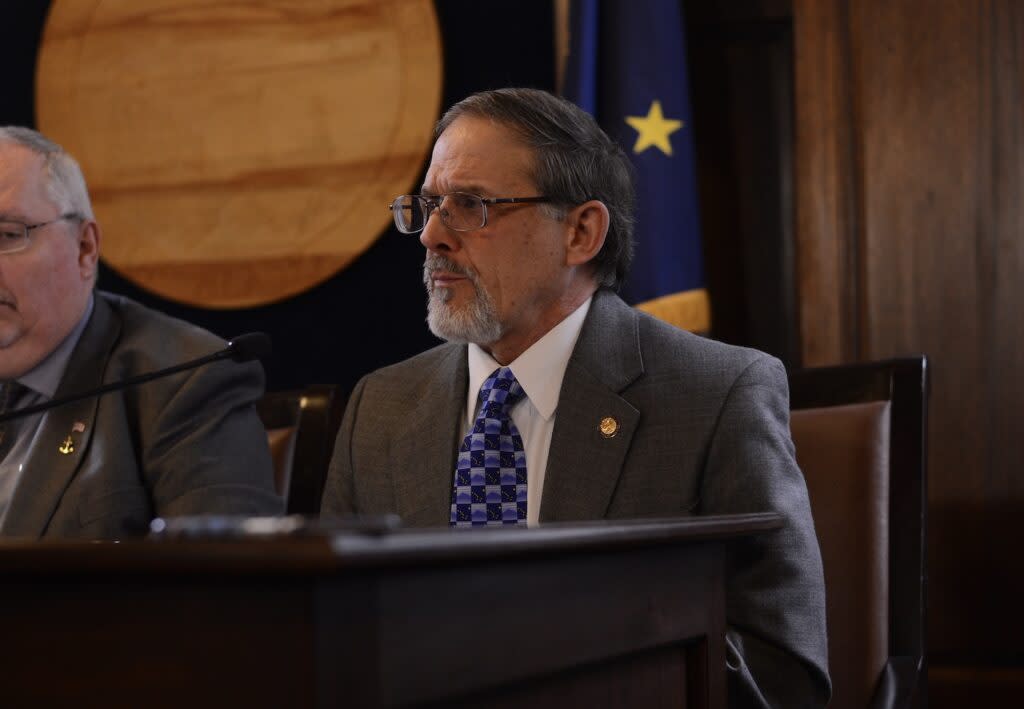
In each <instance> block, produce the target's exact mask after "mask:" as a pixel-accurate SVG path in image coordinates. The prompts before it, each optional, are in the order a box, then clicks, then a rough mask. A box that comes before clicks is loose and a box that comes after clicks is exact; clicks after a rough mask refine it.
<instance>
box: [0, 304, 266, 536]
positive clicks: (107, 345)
mask: <svg viewBox="0 0 1024 709" xmlns="http://www.w3.org/2000/svg"><path fill="white" fill-rule="evenodd" d="M224 344H225V343H224V341H223V340H221V339H220V338H217V337H215V336H214V335H212V334H210V333H209V332H206V331H205V330H201V329H200V328H198V327H195V326H192V325H189V324H187V323H185V322H182V321H181V320H175V319H174V318H170V317H168V316H166V315H163V314H161V313H158V312H156V311H154V310H149V309H148V308H144V307H143V306H141V305H139V304H138V303H135V302H133V301H131V300H128V299H127V298H121V297H118V296H114V295H111V294H108V293H103V292H100V291H97V292H96V297H95V306H94V308H93V313H92V316H91V318H90V320H89V323H88V324H87V325H86V328H85V330H83V332H82V336H81V338H80V339H79V341H78V345H77V346H76V347H75V350H74V352H73V353H72V355H71V359H70V360H69V361H68V365H67V369H66V370H65V373H64V377H63V378H62V379H61V382H60V385H59V387H58V389H57V392H56V394H55V397H62V396H66V395H69V394H74V393H77V392H82V391H87V390H89V389H92V388H94V387H97V386H100V385H102V384H105V383H108V382H115V381H119V380H121V379H125V378H127V377H131V376H134V375H137V374H144V373H147V372H151V371H154V370H157V369H161V368H164V367H169V366H172V365H175V364H179V363H181V362H185V361H187V360H189V359H193V358H196V357H200V356H202V355H204V354H209V353H211V352H215V351H217V350H219V349H221V348H223V347H224ZM262 392H263V369H262V367H260V365H259V364H257V363H248V364H245V365H240V364H237V363H234V362H228V361H221V362H218V363H216V364H213V365H206V366H204V367H201V368H199V369H194V370H192V371H186V372H182V373H179V374H175V375H172V376H170V377H166V378H164V379H158V380H156V381H153V382H149V383H147V384H142V385H140V386H137V387H134V388H131V389H128V390H125V391H123V392H119V393H112V394H107V395H105V396H103V397H100V398H99V399H97V398H91V399H85V400H83V401H79V402H75V403H71V404H68V405H65V406H62V407H58V408H56V409H53V410H51V411H49V412H48V413H47V414H45V415H44V418H43V420H42V421H41V423H40V427H39V431H38V434H37V436H36V439H35V444H34V445H33V447H32V450H31V451H30V452H29V455H28V459H27V460H26V461H25V463H24V468H23V469H22V473H21V477H20V479H19V481H18V484H17V487H16V488H15V490H14V494H13V496H12V498H11V502H10V506H9V508H8V510H7V516H6V517H5V518H4V523H3V528H2V529H0V534H2V535H3V536H17V537H28V538H39V537H62V538H79V539H112V538H118V537H125V536H134V535H137V534H138V533H140V532H144V531H145V530H147V529H148V527H149V522H150V520H151V519H152V518H153V517H155V516H163V517H170V516H178V515H192V514H205V513H210V514H279V513H280V512H281V510H282V503H281V499H280V498H279V497H278V496H277V494H276V493H275V492H274V486H273V472H272V467H271V461H270V453H269V450H268V448H267V437H266V433H265V430H264V428H263V426H262V425H261V424H260V421H259V419H258V417H257V416H256V412H255V410H254V408H253V402H254V401H255V400H256V399H257V398H258V397H259V396H260V395H261V394H262ZM69 436H70V437H71V439H72V447H73V449H74V450H73V452H70V453H61V452H60V450H59V448H61V446H62V443H63V442H64V441H65V440H66V439H67V438H68V437H69Z"/></svg>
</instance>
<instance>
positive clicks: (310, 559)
mask: <svg viewBox="0 0 1024 709" xmlns="http://www.w3.org/2000/svg"><path fill="white" fill-rule="evenodd" d="M780 524H781V521H780V518H779V517H778V516H776V515H742V516H735V517H706V518H688V519H682V520H674V521H635V522H626V523H592V524H584V525H549V526H545V527H542V528H539V529H530V530H501V529H498V530H478V531H464V530H438V531H397V532H389V533H384V534H366V533H360V532H338V533H334V534H328V535H322V536H305V537H276V538H270V539H266V538H263V539H241V540H230V541H208V540H188V541H184V540H165V541H136V542H126V543H121V544H70V543H59V544H49V543H31V544H30V543H23V544H22V543H16V544H6V545H3V546H0V576H2V579H0V627H2V628H3V636H4V642H3V643H2V644H0V667H2V668H3V675H4V689H3V696H4V698H5V702H10V705H11V706H30V705H34V706H50V707H52V706H75V707H80V706H82V705H86V706H92V705H101V706H107V707H137V706H147V707H164V706H166V707H171V706H174V707H179V706H190V707H206V706H210V707H224V706H244V707H283V706H288V707H401V706H446V707H450V706H455V707H459V706H465V707H470V706H479V705H484V704H486V705H487V706H489V707H505V706H508V707H512V706H530V707H566V706H583V705H586V706H604V707H634V706H644V707H661V706H664V707H669V706H671V707H687V706H689V707H724V706H725V654H724V653H725V650H724V633H725V611H724V585H723V584H724V581H723V551H724V548H725V545H726V544H727V543H728V539H730V538H733V537H736V536H737V535H741V534H750V533H757V532H760V531H767V530H770V529H774V528H777V527H778V526H779V525H780Z"/></svg>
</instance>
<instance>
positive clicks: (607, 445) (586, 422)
mask: <svg viewBox="0 0 1024 709" xmlns="http://www.w3.org/2000/svg"><path fill="white" fill-rule="evenodd" d="M639 327H640V326H639V318H638V317H637V314H636V312H635V311H634V310H633V309H632V308H630V307H629V306H628V305H626V304H625V303H623V302H622V301H621V300H619V298H618V297H617V296H616V295H615V294H613V293H611V292H608V291H598V292H597V293H596V294H595V295H594V300H593V302H592V303H591V306H590V312H589V313H588V314H587V319H586V321H585V322H584V323H583V329H582V330H581V331H580V337H579V339H578V340H577V342H576V348H575V349H574V350H573V354H572V357H571V358H570V360H569V365H568V367H567V368H566V371H565V379H564V380H563V381H562V390H561V393H560V395H559V399H558V413H557V416H556V418H555V429H554V431H553V433H552V436H551V448H550V450H549V452H548V464H547V471H546V472H545V475H544V493H543V495H542V498H541V509H540V520H541V521H542V522H555V521H570V520H585V519H601V518H603V517H604V516H605V513H606V512H607V510H608V506H609V504H610V502H611V498H612V494H613V493H614V491H615V486H616V484H617V483H618V480H619V475H620V474H621V472H622V464H623V462H624V461H625V458H626V453H627V452H628V451H629V446H630V443H631V442H632V439H633V434H634V433H635V431H636V427H637V425H638V424H639V421H640V412H639V411H638V410H637V409H636V408H635V407H634V406H633V405H632V404H630V403H629V402H628V401H626V400H625V399H624V398H622V397H621V396H620V395H619V394H620V392H622V391H623V390H624V389H625V388H626V387H627V386H629V384H631V383H632V382H633V381H635V380H636V379H637V378H638V377H639V376H641V375H642V374H643V361H642V360H641V357H640V343H639ZM609 333H611V334H612V336H611V337H609V336H608V334H609ZM606 419H610V420H609V421H607V422H606V425H605V426H604V432H602V425H601V424H602V421H604V420H606ZM612 422H614V424H612ZM612 429H614V430H612Z"/></svg>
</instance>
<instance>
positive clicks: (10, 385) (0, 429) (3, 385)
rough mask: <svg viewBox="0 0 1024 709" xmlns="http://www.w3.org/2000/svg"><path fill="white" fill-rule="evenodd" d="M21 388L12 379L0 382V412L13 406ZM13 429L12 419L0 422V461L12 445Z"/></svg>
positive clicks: (4, 411) (5, 411)
mask: <svg viewBox="0 0 1024 709" xmlns="http://www.w3.org/2000/svg"><path fill="white" fill-rule="evenodd" d="M21 389H22V386H21V385H20V384H18V382H16V381H14V380H13V379H10V380H8V381H5V382H0V414H3V413H7V411H8V410H9V409H12V408H14V404H15V402H16V401H17V399H18V395H19V394H20V392H21ZM13 429H14V422H13V421H3V422H0V462H2V461H3V460H4V459H5V458H6V457H7V452H8V451H9V450H10V449H11V446H12V445H14V430H13Z"/></svg>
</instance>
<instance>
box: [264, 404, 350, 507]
mask: <svg viewBox="0 0 1024 709" xmlns="http://www.w3.org/2000/svg"><path fill="white" fill-rule="evenodd" d="M346 402H347V396H345V395H344V394H343V393H341V392H340V391H339V390H338V389H337V388H336V387H334V386H332V385H314V386H311V387H308V388H306V389H304V390H302V391H283V392H270V393H268V394H266V395H265V396H264V397H263V398H262V399H261V400H260V401H259V402H258V403H257V405H256V411H257V413H259V416H260V419H261V420H262V421H263V425H264V427H265V428H266V429H267V442H268V443H269V444H270V454H271V457H272V458H273V461H274V482H275V485H276V487H277V492H278V494H280V495H281V496H282V497H283V498H284V500H285V506H286V509H287V511H288V514H307V515H315V514H318V513H319V511H320V498H321V497H322V496H323V490H324V481H325V480H326V478H327V467H328V466H329V465H330V462H331V453H332V452H333V451H334V438H335V436H336V435H337V432H338V427H339V426H340V425H341V417H342V414H343V413H344V411H345V404H346Z"/></svg>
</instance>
